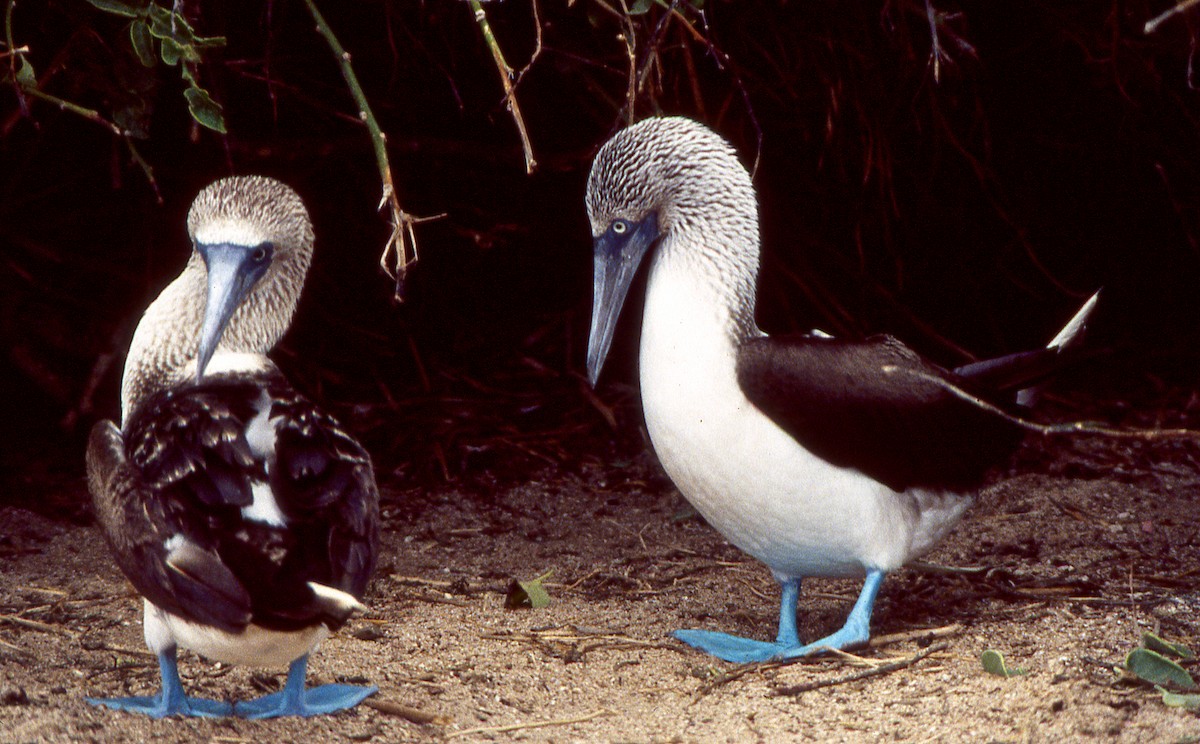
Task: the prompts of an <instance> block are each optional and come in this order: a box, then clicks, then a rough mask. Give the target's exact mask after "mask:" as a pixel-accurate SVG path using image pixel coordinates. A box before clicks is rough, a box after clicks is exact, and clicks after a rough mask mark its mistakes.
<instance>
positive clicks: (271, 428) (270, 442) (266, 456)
mask: <svg viewBox="0 0 1200 744" xmlns="http://www.w3.org/2000/svg"><path fill="white" fill-rule="evenodd" d="M255 407H256V408H257V409H258V414H257V415H256V416H255V417H254V418H252V419H250V423H248V424H246V443H247V444H249V445H250V450H251V451H252V452H253V453H254V456H255V457H257V458H258V459H260V460H270V459H271V458H272V457H273V456H274V455H275V422H274V421H273V420H272V419H271V396H269V395H267V391H266V390H264V391H262V395H260V396H259V398H258V402H257V403H256V404H255Z"/></svg>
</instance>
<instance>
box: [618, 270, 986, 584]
mask: <svg viewBox="0 0 1200 744" xmlns="http://www.w3.org/2000/svg"><path fill="white" fill-rule="evenodd" d="M695 268H696V267H695V266H694V265H693V266H688V265H683V264H681V263H680V262H679V261H678V260H677V259H676V257H675V256H673V255H672V254H670V253H669V252H667V251H661V252H659V253H658V254H657V255H656V257H655V263H654V265H653V267H652V269H651V275H650V280H649V287H648V289H647V298H646V308H645V316H644V318H643V321H642V345H641V356H640V366H641V369H640V373H641V388H642V405H643V407H644V409H645V416H646V426H647V429H648V430H649V433H650V439H651V441H652V443H653V444H654V449H655V452H656V453H657V454H658V457H659V459H660V461H661V462H662V464H663V467H664V468H665V469H666V471H667V473H668V475H670V476H671V479H672V480H674V481H675V484H676V485H677V486H678V487H679V490H680V491H681V492H682V493H683V495H684V496H685V497H686V498H687V499H688V500H689V501H690V502H691V503H692V504H693V505H694V506H695V507H696V509H697V510H698V511H699V512H700V513H701V514H702V515H703V516H704V518H705V519H706V520H707V521H708V522H709V524H711V525H712V526H713V527H715V528H716V529H717V530H718V531H720V532H721V534H722V535H724V536H725V537H726V538H727V539H728V540H729V541H730V542H732V543H733V544H734V545H736V546H738V547H739V548H741V549H742V550H744V551H745V552H747V553H749V554H750V555H753V556H754V557H756V558H758V559H759V560H761V561H763V562H764V563H766V564H767V565H768V566H769V567H770V568H771V569H772V570H773V571H774V572H775V573H776V574H777V575H780V576H848V575H860V574H861V573H862V572H863V569H864V568H866V567H872V568H880V569H884V570H889V569H892V568H896V567H898V566H900V565H902V564H903V563H904V562H905V561H906V560H908V559H910V558H911V557H913V555H915V554H916V553H917V552H919V551H920V550H925V549H927V548H928V547H930V546H932V545H934V544H936V542H937V541H938V540H939V539H940V538H941V537H942V536H943V535H944V533H945V532H946V531H947V530H948V529H949V528H950V527H951V526H952V525H953V524H954V523H955V522H956V521H957V520H958V518H959V517H960V516H961V515H962V512H963V511H964V510H965V509H966V507H967V506H968V505H969V500H966V499H962V498H958V497H956V496H952V495H947V496H945V497H940V496H935V495H933V494H923V493H907V494H898V493H896V492H894V491H892V490H890V489H889V488H887V487H886V486H884V485H882V484H880V483H878V482H876V481H874V480H872V479H871V478H868V477H867V476H865V475H862V474H861V473H858V472H857V471H854V470H850V469H846V468H840V467H837V466H834V465H831V464H830V463H828V462H826V461H824V460H822V459H821V458H819V457H817V456H815V455H813V454H812V453H810V452H808V451H807V450H805V449H804V448H803V447H801V446H800V445H799V444H798V443H797V442H796V441H795V440H794V439H792V437H791V436H790V435H788V434H787V433H786V432H785V431H783V430H782V429H780V428H779V427H778V426H776V425H775V423H774V422H772V421H771V420H770V419H769V418H768V417H767V416H766V415H764V414H763V413H762V412H761V411H759V410H758V409H757V408H755V407H754V405H753V404H751V403H750V402H749V400H747V399H746V397H745V395H744V394H743V393H742V391H741V388H740V387H739V385H738V382H737V372H736V354H737V350H736V347H735V345H734V342H733V340H732V336H731V334H730V330H729V329H730V323H729V322H728V311H727V310H726V309H725V304H726V303H724V302H722V298H720V297H718V296H715V293H714V291H713V290H712V289H711V288H710V286H709V285H707V284H705V283H704V282H702V281H697V279H696V277H695V274H694V271H695ZM924 506H928V507H930V508H927V509H925V508H922V507H924Z"/></svg>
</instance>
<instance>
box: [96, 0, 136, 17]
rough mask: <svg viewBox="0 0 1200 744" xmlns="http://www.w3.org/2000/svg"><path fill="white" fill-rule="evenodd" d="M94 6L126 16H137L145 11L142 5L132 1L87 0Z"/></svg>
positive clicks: (106, 11)
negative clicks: (134, 3)
mask: <svg viewBox="0 0 1200 744" xmlns="http://www.w3.org/2000/svg"><path fill="white" fill-rule="evenodd" d="M87 1H88V3H90V4H91V6H92V7H93V8H97V9H99V10H103V11H104V12H105V13H112V14H113V15H119V16H125V17H126V18H137V17H139V16H141V15H142V13H144V12H145V11H144V10H143V8H142V7H140V6H137V5H133V4H131V3H126V2H121V0H87Z"/></svg>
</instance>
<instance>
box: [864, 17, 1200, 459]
mask: <svg viewBox="0 0 1200 744" xmlns="http://www.w3.org/2000/svg"><path fill="white" fill-rule="evenodd" d="M1196 1H1197V2H1200V0H1196ZM879 371H880V372H883V373H884V374H885V375H890V374H904V375H911V376H913V377H916V378H919V379H921V380H924V381H925V382H932V383H934V384H936V385H938V386H939V387H941V388H942V389H943V390H945V391H946V392H947V393H950V394H951V395H953V396H954V397H956V398H959V399H960V400H963V401H965V402H967V403H970V404H972V405H975V406H978V407H979V408H981V409H983V410H985V411H987V412H988V413H991V414H994V415H996V416H999V417H1000V418H1002V419H1004V420H1005V421H1008V422H1009V423H1010V424H1014V425H1015V426H1017V427H1019V428H1021V429H1025V430H1026V431H1030V432H1035V433H1037V434H1042V435H1045V436H1050V435H1063V434H1094V435H1097V436H1104V437H1109V438H1112V439H1134V440H1138V441H1142V442H1153V441H1156V440H1159V439H1186V440H1191V441H1194V442H1200V430H1195V429H1113V428H1110V427H1107V426H1097V425H1095V424H1089V423H1087V422H1084V421H1075V422H1071V423H1067V424H1039V423H1037V422H1035V421H1029V420H1027V419H1023V418H1021V417H1019V416H1014V415H1012V414H1011V413H1009V412H1008V411H1005V410H1004V409H1002V408H1000V407H999V406H996V405H993V404H992V403H989V402H987V401H986V400H984V399H983V398H980V397H979V396H977V395H973V394H972V393H969V392H967V391H966V390H964V389H963V388H961V387H959V386H957V385H955V384H954V383H952V382H950V381H949V380H944V379H942V378H941V377H938V376H936V375H931V374H929V373H928V372H924V371H922V370H917V369H908V368H905V367H900V366H898V365H895V364H885V365H883V366H881V367H880V368H879Z"/></svg>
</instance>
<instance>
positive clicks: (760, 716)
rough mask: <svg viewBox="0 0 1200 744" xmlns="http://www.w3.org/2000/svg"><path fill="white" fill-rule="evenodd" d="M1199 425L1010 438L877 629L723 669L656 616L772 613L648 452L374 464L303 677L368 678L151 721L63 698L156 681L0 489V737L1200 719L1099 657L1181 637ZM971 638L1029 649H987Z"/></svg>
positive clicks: (1196, 511) (131, 603)
mask: <svg viewBox="0 0 1200 744" xmlns="http://www.w3.org/2000/svg"><path fill="white" fill-rule="evenodd" d="M1198 451H1200V449H1198V448H1195V447H1190V448H1189V447H1184V446H1178V445H1170V444H1167V443H1157V444H1154V445H1147V446H1139V447H1138V448H1136V449H1134V450H1129V449H1127V448H1125V447H1117V446H1115V445H1113V444H1111V443H1109V444H1100V445H1089V446H1081V445H1075V446H1072V447H1069V448H1067V449H1066V450H1064V451H1058V452H1053V453H1049V454H1047V453H1045V452H1042V451H1041V450H1039V449H1037V448H1032V449H1030V448H1027V450H1026V451H1025V453H1024V455H1023V457H1021V458H1019V460H1020V462H1019V464H1018V466H1017V468H1016V469H1015V470H1014V471H1012V472H1010V473H1008V474H1002V475H1001V476H1000V477H999V478H998V480H997V482H996V483H995V485H993V486H992V487H990V488H988V489H987V490H986V491H985V492H984V494H983V496H982V498H981V499H980V503H979V505H978V506H976V508H975V509H974V510H973V511H972V512H971V514H970V515H969V516H968V518H967V519H966V520H965V521H964V522H963V523H962V524H961V525H960V526H959V527H958V529H957V530H956V531H955V532H954V534H953V535H952V536H951V537H950V538H949V539H948V540H947V541H946V542H945V543H944V544H943V545H941V546H940V547H939V548H938V549H937V550H936V551H935V552H934V553H932V554H930V555H929V556H928V557H927V560H928V562H929V563H931V564H937V565H941V566H956V567H965V568H971V569H976V570H973V571H971V572H968V573H948V572H945V571H938V570H933V569H931V568H910V569H906V570H904V571H900V572H897V573H896V574H895V575H893V576H892V577H890V578H889V580H888V581H887V582H886V583H885V585H884V588H883V592H882V594H881V595H880V600H879V603H878V605H877V609H876V613H875V617H874V622H873V631H874V633H875V635H876V640H883V641H885V642H884V643H883V644H881V645H878V646H874V647H872V648H869V649H865V650H862V651H860V652H858V653H856V654H855V656H849V655H847V656H843V657H839V658H833V657H824V658H818V659H812V660H808V661H805V662H803V663H798V664H791V665H786V666H780V665H773V664H766V665H755V666H749V667H737V666H734V665H731V664H726V663H723V662H719V661H715V660H712V659H710V658H707V657H705V656H703V655H701V654H699V653H697V652H694V651H692V650H690V649H688V648H686V647H684V646H683V645H681V644H679V643H678V642H676V641H674V640H672V639H671V638H670V637H669V636H668V635H667V634H668V632H669V631H670V630H672V629H674V628H679V627H705V628H719V629H723V630H729V631H732V632H737V633H741V634H745V635H753V636H756V637H761V638H767V637H770V636H772V635H773V634H774V625H775V618H776V611H777V610H776V607H777V590H776V587H775V585H774V582H773V581H772V579H771V578H770V576H769V574H768V572H767V571H766V569H765V568H764V567H763V566H761V565H759V564H757V563H755V562H754V561H753V560H751V559H749V558H747V557H745V556H744V555H742V554H741V553H739V552H738V551H737V550H736V549H734V548H732V547H731V546H729V545H728V544H726V543H725V542H724V541H723V540H722V539H721V538H720V536H719V535H717V534H716V533H715V532H714V531H713V530H711V529H710V528H709V527H708V526H707V525H705V524H704V523H703V522H702V521H701V520H700V519H699V518H697V517H696V516H694V514H692V513H691V512H690V510H688V509H687V507H686V504H685V503H684V502H683V500H682V499H681V498H680V497H679V495H678V494H677V493H676V492H675V491H674V489H673V488H672V487H671V486H670V484H669V482H667V481H665V479H664V478H663V477H662V475H661V474H660V473H659V472H658V471H657V466H656V465H655V464H654V462H653V460H652V459H651V458H650V457H648V456H647V457H643V458H641V459H637V460H634V461H628V462H622V463H620V464H618V465H614V464H612V462H609V463H607V464H604V465H602V464H601V460H600V459H599V458H590V459H587V460H585V461H584V462H583V464H581V465H580V466H579V467H578V468H575V469H574V471H573V472H566V471H565V470H563V469H555V468H550V469H547V470H545V471H544V472H542V473H541V474H540V475H539V477H537V478H535V479H533V480H532V481H529V482H525V483H523V484H521V485H517V486H511V487H498V488H495V489H487V488H480V487H478V486H473V487H469V488H461V489H457V490H456V489H454V488H445V489H439V490H436V491H427V490H412V491H398V490H386V494H385V516H386V525H385V527H386V529H385V550H384V555H383V560H382V562H381V567H380V570H379V572H378V575H377V577H376V579H375V581H374V584H373V586H372V588H371V590H370V593H369V596H368V603H369V604H370V606H371V608H372V614H371V615H369V616H366V617H362V618H359V619H356V620H354V621H352V622H351V623H350V624H349V626H348V627H347V628H346V629H345V630H344V631H343V632H342V633H340V634H339V635H338V636H336V637H334V638H331V639H330V640H329V641H327V642H326V643H325V644H324V646H323V647H322V648H321V649H320V651H319V652H318V653H317V654H316V655H315V657H314V660H313V663H312V664H311V665H310V680H311V679H313V678H316V679H317V680H319V681H333V680H339V681H350V682H360V683H362V682H368V681H369V682H370V683H373V684H376V685H378V686H379V687H380V693H379V694H378V695H377V696H376V697H375V698H374V700H375V701H376V703H375V707H367V706H360V707H359V708H358V709H356V710H354V711H350V712H347V713H343V714H338V715H334V716H325V717H322V718H318V719H313V720H299V719H283V720H275V721H266V722H255V721H244V720H238V719H229V720H215V721H214V720H180V719H175V720H165V721H152V720H148V719H145V718H141V717H136V716H133V715H129V714H124V713H116V712H111V711H108V710H104V709H100V708H96V707H93V706H91V705H89V704H87V703H86V702H85V701H84V699H83V698H84V696H85V695H99V696H112V695H123V694H149V693H153V692H154V691H156V690H157V689H158V672H157V667H156V665H155V663H154V660H153V659H152V658H150V657H149V654H148V653H147V652H146V651H145V650H144V645H143V642H142V638H141V605H140V601H139V600H138V599H137V598H136V597H135V596H134V595H133V592H132V589H131V588H130V587H129V585H128V584H127V583H126V582H125V580H124V579H123V577H122V576H121V575H120V574H119V572H118V571H117V569H116V567H115V566H114V564H113V563H112V561H111V559H110V558H109V556H108V553H107V549H106V547H105V545H104V543H103V541H102V539H101V538H100V536H99V534H98V533H97V531H96V529H95V528H94V527H87V526H78V525H74V524H69V523H65V522H59V521H53V520H49V519H46V518H44V517H42V516H39V515H37V514H34V513H32V512H29V511H25V510H21V509H15V508H9V509H5V510H2V511H0V566H3V576H4V581H3V582H2V583H0V741H5V742H35V741H51V742H57V741H102V742H108V741H136V740H140V741H151V740H153V741H164V742H168V741H210V742H267V741H271V742H276V741H280V742H286V741H297V742H315V741H426V740H443V739H456V740H461V741H468V742H469V741H482V740H507V739H514V740H523V741H562V742H567V741H611V742H625V741H629V742H674V741H679V742H688V741H738V742H740V741H781V740H820V741H882V740H898V741H922V742H923V741H984V742H991V741H1034V742H1037V741H1055V742H1057V741H1079V740H1085V739H1088V740H1092V739H1103V740H1112V741H1130V742H1134V741H1136V742H1145V741H1157V742H1184V741H1200V715H1198V714H1197V713H1189V712H1187V711H1184V710H1181V709H1174V708H1168V707H1166V706H1165V705H1164V704H1163V703H1162V701H1161V699H1160V696H1159V695H1158V694H1157V693H1155V692H1154V691H1153V689H1151V688H1149V687H1147V686H1144V685H1138V684H1134V683H1131V682H1130V681H1128V680H1124V681H1123V680H1122V679H1121V677H1120V675H1119V674H1118V673H1117V671H1116V670H1115V667H1117V666H1119V665H1120V664H1121V663H1122V661H1123V659H1124V657H1125V655H1126V653H1127V652H1128V651H1129V650H1130V649H1132V648H1134V647H1135V646H1137V645H1138V643H1139V641H1140V639H1141V636H1142V633H1143V632H1144V631H1153V632H1157V633H1159V634H1161V635H1162V636H1164V637H1167V638H1169V639H1172V640H1175V641H1181V642H1183V643H1186V644H1190V645H1191V646H1192V648H1193V649H1197V648H1200V466H1198V464H1197V457H1196V453H1197V452H1198ZM73 487H75V488H78V491H79V493H78V499H79V500H80V501H83V500H84V499H85V498H86V496H85V493H84V489H83V485H82V484H78V485H77V486H73ZM550 570H553V572H554V573H553V575H552V576H551V577H550V578H549V579H548V581H547V584H548V588H549V591H550V594H551V597H552V604H551V605H550V606H549V607H548V608H544V609H538V610H507V609H505V608H504V596H505V591H506V587H507V586H508V583H509V581H510V579H511V578H512V577H518V578H521V579H531V578H533V577H536V576H538V575H541V574H543V573H545V572H547V571H550ZM858 588H859V587H858V585H857V584H856V583H855V582H851V581H832V580H812V581H809V582H806V584H805V586H804V590H803V596H802V599H801V633H802V635H805V636H806V637H810V638H811V637H816V635H817V634H823V633H825V632H828V631H830V630H832V629H834V628H835V627H837V626H838V625H839V624H840V623H841V622H842V620H843V619H844V616H845V613H846V612H847V611H848V610H849V606H850V604H851V602H852V601H853V598H854V597H855V596H856V594H857V591H858ZM889 639H890V640H889ZM987 649H995V650H998V651H1000V652H1002V653H1003V654H1004V655H1005V657H1006V659H1007V661H1008V663H1009V664H1010V665H1011V666H1015V667H1022V668H1025V669H1027V670H1028V673H1027V674H1025V675H1023V676H1018V677H1014V678H1011V679H1003V678H1000V677H996V676H992V675H989V674H987V673H985V672H984V671H983V669H982V668H981V665H980V661H979V656H980V654H981V653H982V652H983V651H984V650H987ZM181 667H182V670H183V675H184V684H185V686H186V687H187V689H188V690H189V691H190V692H194V693H198V694H201V695H203V696H205V697H211V698H226V699H235V698H245V697H257V696H258V695H261V694H263V692H264V691H269V690H272V689H275V688H277V686H278V685H279V683H280V682H281V681H282V678H283V674H282V672H283V670H277V669H273V670H247V669H231V668H228V667H224V666H220V665H215V664H211V663H209V662H207V661H205V660H203V659H200V658H198V657H196V656H195V655H193V654H190V653H188V654H185V655H184V656H183V657H182V662H181ZM1192 671H1193V673H1197V672H1200V669H1197V667H1196V666H1195V665H1193V666H1192ZM1197 676H1200V674H1198V675H1197ZM414 719H416V720H424V721H426V722H423V723H420V722H415V721H414Z"/></svg>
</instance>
